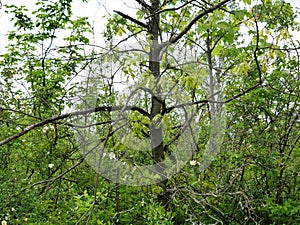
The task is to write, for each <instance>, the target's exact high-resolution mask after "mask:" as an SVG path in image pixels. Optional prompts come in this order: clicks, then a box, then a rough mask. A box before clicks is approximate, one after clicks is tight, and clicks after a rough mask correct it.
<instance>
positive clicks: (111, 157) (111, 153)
mask: <svg viewBox="0 0 300 225" xmlns="http://www.w3.org/2000/svg"><path fill="white" fill-rule="evenodd" d="M108 157H109V158H110V159H116V155H115V153H113V152H110V153H109V154H108Z"/></svg>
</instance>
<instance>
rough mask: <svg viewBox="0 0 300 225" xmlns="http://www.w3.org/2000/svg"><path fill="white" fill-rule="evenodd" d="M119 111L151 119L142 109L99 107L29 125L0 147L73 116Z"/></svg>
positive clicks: (132, 107) (133, 107)
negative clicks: (39, 128) (132, 112)
mask: <svg viewBox="0 0 300 225" xmlns="http://www.w3.org/2000/svg"><path fill="white" fill-rule="evenodd" d="M118 110H132V111H138V112H139V113H141V114H143V115H145V116H147V117H150V114H149V113H148V112H147V111H145V110H143V109H142V108H139V107H136V106H125V107H124V106H99V107H95V108H90V109H86V110H81V111H77V112H71V113H65V114H62V115H59V116H55V117H51V118H48V119H45V120H43V121H41V122H39V123H36V124H32V125H29V126H28V127H26V128H25V129H24V130H22V131H21V132H19V133H17V134H14V135H12V136H10V137H8V138H6V139H4V140H2V141H0V146H2V145H4V144H7V143H8V142H10V141H13V140H15V139H17V138H19V137H21V136H23V135H24V134H26V133H28V132H29V131H31V130H33V129H35V128H38V127H42V126H44V125H46V124H48V123H53V122H55V121H58V120H62V119H66V118H69V117H73V116H80V115H86V114H90V113H95V112H113V111H118Z"/></svg>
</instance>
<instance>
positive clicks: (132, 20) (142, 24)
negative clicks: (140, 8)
mask: <svg viewBox="0 0 300 225" xmlns="http://www.w3.org/2000/svg"><path fill="white" fill-rule="evenodd" d="M114 12H116V13H117V14H119V15H120V16H122V17H123V18H125V19H128V20H130V21H131V22H134V23H135V24H137V25H140V26H142V27H144V28H146V29H148V25H147V24H145V23H143V22H141V21H138V20H137V19H134V18H132V17H131V16H128V15H127V14H124V13H122V12H120V11H117V10H114Z"/></svg>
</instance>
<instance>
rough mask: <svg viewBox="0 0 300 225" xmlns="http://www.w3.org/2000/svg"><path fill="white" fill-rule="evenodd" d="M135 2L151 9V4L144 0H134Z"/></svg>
mask: <svg viewBox="0 0 300 225" xmlns="http://www.w3.org/2000/svg"><path fill="white" fill-rule="evenodd" d="M135 1H136V2H137V3H139V4H140V5H141V6H143V7H145V8H146V9H151V6H150V5H148V4H147V3H146V2H145V1H144V0H135Z"/></svg>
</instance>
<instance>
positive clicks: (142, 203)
mask: <svg viewBox="0 0 300 225" xmlns="http://www.w3.org/2000/svg"><path fill="white" fill-rule="evenodd" d="M141 205H142V206H144V205H145V202H144V198H142V202H141Z"/></svg>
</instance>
